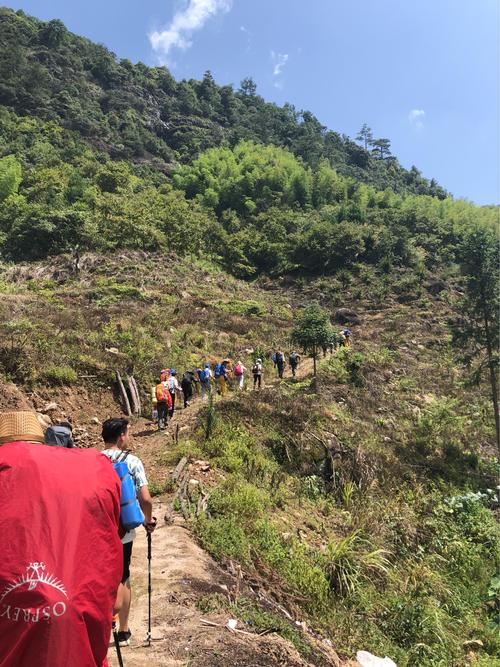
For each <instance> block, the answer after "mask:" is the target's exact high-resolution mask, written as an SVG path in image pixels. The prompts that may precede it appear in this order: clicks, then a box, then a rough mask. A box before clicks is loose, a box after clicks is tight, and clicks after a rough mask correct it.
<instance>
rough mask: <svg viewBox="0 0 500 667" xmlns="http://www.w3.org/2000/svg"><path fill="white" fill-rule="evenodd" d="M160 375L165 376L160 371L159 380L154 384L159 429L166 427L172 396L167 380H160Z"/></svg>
mask: <svg viewBox="0 0 500 667" xmlns="http://www.w3.org/2000/svg"><path fill="white" fill-rule="evenodd" d="M162 377H164V378H166V375H165V374H164V373H162V374H161V375H160V380H159V381H158V383H157V385H156V410H157V414H158V430H159V431H162V430H164V429H166V428H167V426H168V419H169V413H170V408H171V407H172V397H171V396H170V392H169V390H168V385H167V380H166V379H165V380H162V379H161V378H162Z"/></svg>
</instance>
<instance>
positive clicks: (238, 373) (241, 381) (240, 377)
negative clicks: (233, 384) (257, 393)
mask: <svg viewBox="0 0 500 667" xmlns="http://www.w3.org/2000/svg"><path fill="white" fill-rule="evenodd" d="M246 372H247V369H246V368H245V366H243V364H242V363H241V361H238V363H237V364H236V366H235V367H234V371H233V373H234V377H235V378H236V381H237V382H238V384H237V387H238V391H242V390H243V388H244V386H245V373H246Z"/></svg>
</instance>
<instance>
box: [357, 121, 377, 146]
mask: <svg viewBox="0 0 500 667" xmlns="http://www.w3.org/2000/svg"><path fill="white" fill-rule="evenodd" d="M356 141H361V142H362V143H363V145H364V147H365V151H367V150H368V146H371V145H372V143H373V131H372V129H371V127H368V125H367V124H366V123H363V126H362V128H361V129H360V131H359V132H358V136H357V137H356Z"/></svg>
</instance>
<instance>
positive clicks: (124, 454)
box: [116, 451, 130, 463]
mask: <svg viewBox="0 0 500 667" xmlns="http://www.w3.org/2000/svg"><path fill="white" fill-rule="evenodd" d="M129 453H130V452H128V451H124V452H122V453H121V454H120V456H119V457H118V458H117V459H116V463H123V461H125V459H126V458H127V456H128V455H129Z"/></svg>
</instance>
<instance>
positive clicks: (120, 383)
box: [116, 371, 132, 417]
mask: <svg viewBox="0 0 500 667" xmlns="http://www.w3.org/2000/svg"><path fill="white" fill-rule="evenodd" d="M116 379H117V381H118V387H119V389H120V397H121V399H122V405H123V408H124V412H125V414H126V415H127V417H131V416H132V412H131V410H130V401H129V400H128V396H127V392H126V391H125V386H124V384H123V381H122V377H121V375H120V373H119V371H116Z"/></svg>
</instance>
